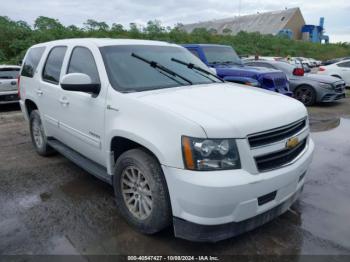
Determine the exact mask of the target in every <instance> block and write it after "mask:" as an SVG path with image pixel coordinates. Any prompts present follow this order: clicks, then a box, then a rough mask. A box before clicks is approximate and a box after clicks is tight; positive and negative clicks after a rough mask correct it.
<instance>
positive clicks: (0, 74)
mask: <svg viewBox="0 0 350 262" xmlns="http://www.w3.org/2000/svg"><path fill="white" fill-rule="evenodd" d="M18 73H19V68H0V79H16V78H17V77H18Z"/></svg>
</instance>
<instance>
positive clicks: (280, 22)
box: [183, 8, 300, 34]
mask: <svg viewBox="0 0 350 262" xmlns="http://www.w3.org/2000/svg"><path fill="white" fill-rule="evenodd" d="M298 11H299V12H300V9H299V8H291V9H286V10H280V11H272V12H266V13H260V14H254V15H245V16H239V17H238V16H236V17H232V18H225V19H219V20H212V21H206V22H199V23H194V24H187V25H184V26H183V29H184V30H186V31H187V32H192V31H193V29H195V28H206V29H208V30H209V29H215V30H216V31H217V32H218V33H223V30H224V29H225V28H228V29H230V30H231V32H232V34H237V33H239V32H240V31H245V32H260V33H261V34H277V33H278V32H279V31H280V30H281V29H283V28H284V27H285V26H286V24H287V23H288V21H289V20H290V19H291V18H292V17H293V16H294V14H295V13H296V12H298Z"/></svg>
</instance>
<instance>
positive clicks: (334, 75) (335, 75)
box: [331, 74, 343, 80]
mask: <svg viewBox="0 0 350 262" xmlns="http://www.w3.org/2000/svg"><path fill="white" fill-rule="evenodd" d="M331 76H333V77H336V78H339V79H341V80H343V78H342V77H341V76H340V75H337V74H332V75H331Z"/></svg>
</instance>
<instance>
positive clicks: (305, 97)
mask: <svg viewBox="0 0 350 262" xmlns="http://www.w3.org/2000/svg"><path fill="white" fill-rule="evenodd" d="M294 97H295V98H296V99H297V100H299V101H300V102H302V103H303V104H304V105H305V106H312V105H314V104H315V102H316V92H315V90H314V89H313V88H312V87H310V86H301V87H298V88H297V89H296V90H295V92H294Z"/></svg>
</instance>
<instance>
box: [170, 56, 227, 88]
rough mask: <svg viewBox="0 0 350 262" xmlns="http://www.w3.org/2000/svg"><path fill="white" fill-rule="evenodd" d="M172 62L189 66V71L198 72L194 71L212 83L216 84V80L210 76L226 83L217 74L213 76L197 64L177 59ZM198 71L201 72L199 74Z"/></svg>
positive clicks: (172, 59)
mask: <svg viewBox="0 0 350 262" xmlns="http://www.w3.org/2000/svg"><path fill="white" fill-rule="evenodd" d="M171 61H174V62H176V63H179V64H181V65H184V66H187V68H189V69H192V70H194V69H195V70H197V71H194V72H197V73H198V74H200V75H201V76H204V77H206V78H208V79H209V80H211V81H213V82H215V80H214V79H211V78H210V77H208V75H210V76H212V77H215V78H216V79H218V80H219V81H220V82H224V81H222V80H221V79H220V78H219V77H218V76H217V75H215V74H213V73H211V72H209V71H207V70H205V69H203V68H201V67H199V66H196V65H195V64H192V63H186V62H184V61H181V60H179V59H176V58H171ZM198 71H199V72H198ZM200 72H202V73H204V74H206V75H203V74H201V73H200Z"/></svg>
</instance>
